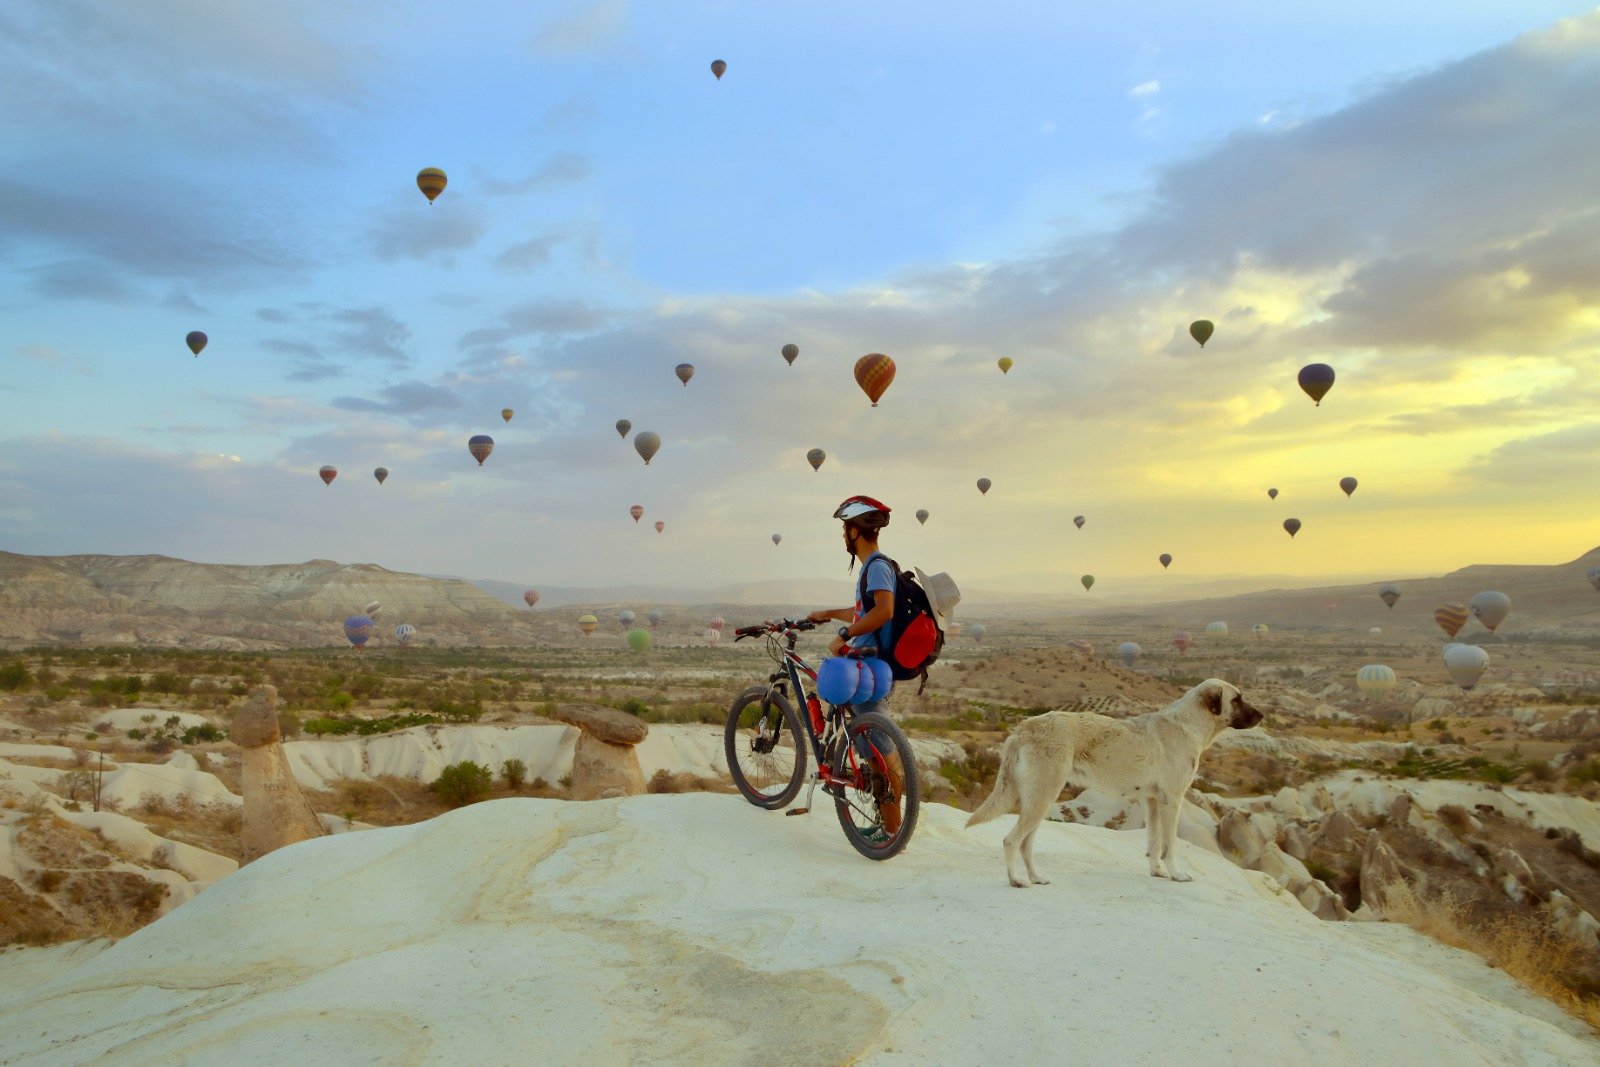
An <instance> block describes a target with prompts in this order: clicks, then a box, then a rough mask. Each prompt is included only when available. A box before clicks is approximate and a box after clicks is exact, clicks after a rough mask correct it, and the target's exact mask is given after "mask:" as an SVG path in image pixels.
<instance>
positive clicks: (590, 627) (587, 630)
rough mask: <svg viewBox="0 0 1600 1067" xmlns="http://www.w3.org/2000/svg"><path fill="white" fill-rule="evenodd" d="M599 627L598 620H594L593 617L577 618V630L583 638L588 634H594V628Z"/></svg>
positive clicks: (581, 616)
mask: <svg viewBox="0 0 1600 1067" xmlns="http://www.w3.org/2000/svg"><path fill="white" fill-rule="evenodd" d="M599 625H600V620H599V619H597V618H595V617H594V616H593V615H579V616H578V629H579V630H580V631H582V633H583V636H585V637H588V636H589V635H590V634H592V633H594V631H595V627H597V626H599Z"/></svg>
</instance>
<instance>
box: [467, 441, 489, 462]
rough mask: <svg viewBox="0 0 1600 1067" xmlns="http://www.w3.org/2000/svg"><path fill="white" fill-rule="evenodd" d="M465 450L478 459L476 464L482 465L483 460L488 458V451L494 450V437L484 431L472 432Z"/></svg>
mask: <svg viewBox="0 0 1600 1067" xmlns="http://www.w3.org/2000/svg"><path fill="white" fill-rule="evenodd" d="M467 451H468V452H471V453H472V458H473V459H475V460H477V461H478V466H480V467H481V466H483V461H484V460H486V459H488V458H489V453H491V452H493V451H494V438H492V437H490V436H489V435H488V434H486V433H478V434H473V435H472V438H471V439H470V440H469V441H467Z"/></svg>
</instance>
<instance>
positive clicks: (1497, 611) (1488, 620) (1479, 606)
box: [1467, 590, 1511, 633]
mask: <svg viewBox="0 0 1600 1067" xmlns="http://www.w3.org/2000/svg"><path fill="white" fill-rule="evenodd" d="M1467 607H1468V608H1469V609H1470V610H1471V612H1472V614H1473V615H1475V616H1477V619H1478V621H1479V622H1481V623H1483V624H1484V625H1485V626H1487V627H1488V628H1489V632H1490V633H1494V628H1495V627H1496V626H1499V625H1500V624H1501V623H1502V622H1504V621H1505V618H1506V616H1507V615H1509V614H1510V613H1511V598H1510V597H1508V596H1506V595H1505V594H1504V593H1496V592H1494V591H1492V590H1490V591H1488V592H1483V593H1479V594H1478V595H1477V596H1475V597H1473V598H1472V600H1471V601H1470V602H1469V603H1468V605H1467Z"/></svg>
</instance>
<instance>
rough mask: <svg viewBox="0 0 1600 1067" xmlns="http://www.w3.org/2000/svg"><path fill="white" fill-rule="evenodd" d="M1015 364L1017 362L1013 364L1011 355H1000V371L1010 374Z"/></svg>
mask: <svg viewBox="0 0 1600 1067" xmlns="http://www.w3.org/2000/svg"><path fill="white" fill-rule="evenodd" d="M1014 365H1015V364H1013V363H1012V362H1011V357H1010V356H1001V357H1000V363H999V366H1000V373H1001V374H1010V373H1011V368H1012V367H1013V366H1014Z"/></svg>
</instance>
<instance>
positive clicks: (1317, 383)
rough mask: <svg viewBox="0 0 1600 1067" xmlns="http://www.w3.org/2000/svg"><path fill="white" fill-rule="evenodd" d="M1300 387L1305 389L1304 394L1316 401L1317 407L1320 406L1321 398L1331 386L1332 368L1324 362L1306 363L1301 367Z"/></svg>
mask: <svg viewBox="0 0 1600 1067" xmlns="http://www.w3.org/2000/svg"><path fill="white" fill-rule="evenodd" d="M1300 388H1302V389H1304V390H1305V391H1306V396H1309V397H1310V398H1311V399H1312V400H1315V401H1316V402H1317V407H1321V406H1322V398H1323V397H1325V396H1327V395H1328V390H1329V389H1332V388H1333V368H1332V367H1330V366H1328V365H1327V364H1326V363H1308V364H1306V365H1305V366H1304V367H1301V368H1300Z"/></svg>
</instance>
